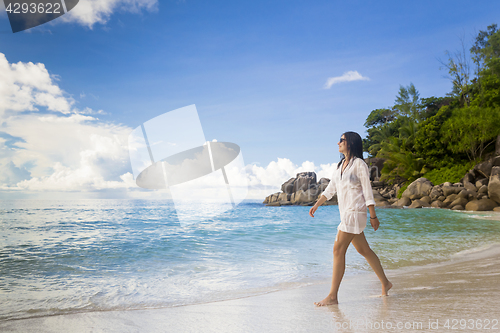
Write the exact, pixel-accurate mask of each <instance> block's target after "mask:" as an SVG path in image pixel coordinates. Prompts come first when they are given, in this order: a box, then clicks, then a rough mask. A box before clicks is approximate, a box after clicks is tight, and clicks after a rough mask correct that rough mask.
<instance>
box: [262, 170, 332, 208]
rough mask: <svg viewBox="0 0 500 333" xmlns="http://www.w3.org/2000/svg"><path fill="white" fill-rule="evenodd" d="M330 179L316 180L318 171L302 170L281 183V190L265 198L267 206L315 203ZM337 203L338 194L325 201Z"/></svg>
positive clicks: (329, 203)
mask: <svg viewBox="0 0 500 333" xmlns="http://www.w3.org/2000/svg"><path fill="white" fill-rule="evenodd" d="M329 183H330V179H327V178H321V179H320V180H319V182H318V183H317V182H316V173H314V172H300V173H298V174H297V176H296V177H295V178H290V179H289V180H287V181H286V182H284V183H283V184H282V185H281V191H282V192H277V193H273V194H271V195H269V196H268V197H266V199H265V200H264V203H265V204H266V205H267V206H286V205H302V206H309V205H313V204H314V202H316V200H317V199H318V197H319V196H320V195H321V193H323V191H324V190H325V189H326V187H327V186H328V184H329ZM335 204H337V196H336V195H335V196H334V197H333V198H332V199H331V200H328V201H327V202H325V205H335Z"/></svg>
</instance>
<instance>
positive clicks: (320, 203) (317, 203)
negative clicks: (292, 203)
mask: <svg viewBox="0 0 500 333" xmlns="http://www.w3.org/2000/svg"><path fill="white" fill-rule="evenodd" d="M326 200H328V199H327V198H326V197H325V196H324V195H322V196H321V198H319V200H318V201H316V203H315V204H314V206H312V207H311V209H309V216H311V217H314V213H315V212H316V210H317V209H318V207H319V206H321V205H322V204H323V203H324V202H325V201H326Z"/></svg>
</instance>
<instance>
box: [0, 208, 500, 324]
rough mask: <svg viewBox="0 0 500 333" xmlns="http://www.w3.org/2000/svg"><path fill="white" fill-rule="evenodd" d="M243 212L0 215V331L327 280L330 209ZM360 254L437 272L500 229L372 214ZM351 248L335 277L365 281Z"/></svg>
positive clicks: (450, 218) (456, 218)
mask: <svg viewBox="0 0 500 333" xmlns="http://www.w3.org/2000/svg"><path fill="white" fill-rule="evenodd" d="M308 211H309V207H290V206H288V207H265V206H264V205H262V204H261V203H260V202H255V201H246V202H244V203H243V204H240V205H239V206H237V207H236V209H234V210H232V211H229V212H227V213H226V214H224V215H221V216H219V217H217V218H216V219H211V220H206V221H203V222H200V223H197V224H191V225H183V226H180V224H179V223H178V222H177V219H176V214H175V209H174V206H173V204H172V203H171V202H169V201H141V200H80V201H69V200H68V201H48V200H47V201H44V200H12V201H3V202H2V203H1V204H0V320H6V319H12V318H27V317H33V316H42V315H50V314H62V313H72V312H80V311H100V310H117V309H142V308H159V307H169V306H176V305H182V304H193V303H201V302H209V301H214V300H221V299H231V298H237V297H241V296H247V295H253V294H259V293H264V292H269V291H271V290H276V289H282V288H287V287H289V286H294V285H300V284H308V283H311V282H314V281H317V280H323V279H325V278H328V277H330V275H331V267H332V246H333V241H334V239H335V234H336V227H337V225H338V223H339V212H338V207H337V206H327V207H321V208H320V209H319V210H318V212H317V213H316V214H315V216H316V217H315V218H314V219H313V218H310V217H309V216H308ZM377 215H378V216H379V219H380V221H381V227H380V229H379V230H378V231H377V232H374V231H373V229H371V230H370V229H369V228H367V229H366V231H365V234H366V237H367V239H368V242H369V243H370V244H371V246H372V248H373V249H374V250H375V252H376V253H377V254H378V255H379V257H380V259H381V261H382V263H383V265H384V267H387V268H399V267H405V266H412V265H422V264H427V263H432V262H438V261H442V260H446V259H449V258H451V257H452V256H454V255H456V254H457V253H461V252H463V251H468V250H470V249H474V248H478V247H481V246H483V245H485V244H490V243H496V242H498V240H499V239H500V238H499V235H500V222H498V221H495V220H486V219H478V218H475V217H474V216H471V215H470V214H464V213H462V212H456V211H449V210H439V209H416V210H411V209H378V210H377ZM369 269H370V268H369V266H368V264H367V263H366V262H365V260H364V259H363V258H362V257H361V256H360V255H358V254H357V253H356V251H355V250H354V249H352V248H350V249H349V251H348V254H347V270H346V274H348V275H349V274H357V273H359V272H363V271H366V270H369Z"/></svg>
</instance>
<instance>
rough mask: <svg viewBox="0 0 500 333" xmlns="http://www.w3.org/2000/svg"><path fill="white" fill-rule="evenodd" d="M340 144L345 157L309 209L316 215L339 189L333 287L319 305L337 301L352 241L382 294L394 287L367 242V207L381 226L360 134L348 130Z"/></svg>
mask: <svg viewBox="0 0 500 333" xmlns="http://www.w3.org/2000/svg"><path fill="white" fill-rule="evenodd" d="M338 145H339V152H340V153H341V154H343V158H342V160H341V161H340V162H339V164H338V165H337V169H336V170H335V171H334V172H333V175H332V179H331V180H330V183H329V184H328V186H327V188H326V189H325V191H324V192H323V194H322V195H321V198H320V199H319V200H318V201H317V202H316V204H315V205H314V206H313V207H312V208H311V210H310V211H309V215H310V216H311V217H314V213H315V212H316V210H317V209H318V207H319V206H321V205H322V204H323V203H324V202H325V201H327V200H330V199H331V198H332V197H333V195H334V194H335V192H337V197H338V202H339V211H340V224H339V226H338V228H337V229H338V232H337V237H336V238H335V243H334V245H333V277H332V287H331V289H330V293H329V294H328V296H326V298H325V299H324V300H322V301H321V302H315V303H314V304H316V305H317V306H325V305H331V304H338V300H337V293H338V290H339V286H340V282H341V281H342V277H343V276H344V271H345V254H346V251H347V248H348V247H349V244H351V243H352V244H353V245H354V247H355V248H356V250H357V251H358V252H359V253H360V254H361V255H362V256H364V257H365V259H366V260H367V261H368V263H369V264H370V266H371V267H372V269H373V270H374V271H375V273H376V274H377V276H378V278H379V279H380V282H381V283H382V296H387V292H388V291H389V289H391V287H392V283H391V282H390V281H389V280H388V279H387V277H386V276H385V273H384V269H383V268H382V265H381V264H380V260H379V259H378V257H377V255H376V254H375V252H373V251H372V249H371V248H370V246H369V245H368V242H367V241H366V238H365V234H364V233H363V229H364V228H365V227H366V220H367V213H366V207H368V210H369V211H370V224H371V225H372V227H373V229H374V230H377V229H378V227H379V224H380V222H379V220H378V218H377V215H376V214H375V201H374V200H373V193H372V187H371V185H370V176H369V172H368V166H367V165H366V163H365V162H364V161H363V144H362V141H361V137H360V136H359V134H358V133H355V132H345V133H344V134H342V136H341V138H340V141H339V143H338Z"/></svg>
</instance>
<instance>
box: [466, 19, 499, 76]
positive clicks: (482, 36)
mask: <svg viewBox="0 0 500 333" xmlns="http://www.w3.org/2000/svg"><path fill="white" fill-rule="evenodd" d="M470 52H471V53H472V60H473V61H474V63H475V64H476V68H477V69H476V74H477V75H479V74H480V73H481V71H482V70H483V69H484V66H485V63H486V62H488V61H490V60H492V59H497V58H499V57H500V35H499V33H498V29H497V25H496V24H492V25H490V26H488V27H487V30H486V31H482V30H479V34H478V35H477V37H476V40H475V43H474V45H473V46H472V47H471V49H470Z"/></svg>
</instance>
